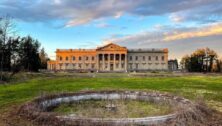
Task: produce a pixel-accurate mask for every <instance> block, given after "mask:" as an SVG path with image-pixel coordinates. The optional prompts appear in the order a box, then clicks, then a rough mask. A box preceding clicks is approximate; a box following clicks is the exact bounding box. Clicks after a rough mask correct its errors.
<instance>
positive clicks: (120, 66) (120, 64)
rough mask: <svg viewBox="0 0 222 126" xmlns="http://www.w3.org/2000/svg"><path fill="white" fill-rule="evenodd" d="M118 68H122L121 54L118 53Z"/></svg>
mask: <svg viewBox="0 0 222 126" xmlns="http://www.w3.org/2000/svg"><path fill="white" fill-rule="evenodd" d="M119 68H120V70H121V69H122V54H119Z"/></svg>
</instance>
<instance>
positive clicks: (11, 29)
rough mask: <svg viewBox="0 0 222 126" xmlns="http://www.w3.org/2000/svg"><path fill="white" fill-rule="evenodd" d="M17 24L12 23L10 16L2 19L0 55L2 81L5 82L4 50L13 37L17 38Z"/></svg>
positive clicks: (0, 24)
mask: <svg viewBox="0 0 222 126" xmlns="http://www.w3.org/2000/svg"><path fill="white" fill-rule="evenodd" d="M15 27H16V26H15V23H14V22H13V21H12V18H11V17H10V16H8V15H6V16H4V17H2V18H0V45H1V49H0V53H1V63H0V68H1V78H0V79H1V80H3V64H4V50H5V48H4V47H5V45H6V42H7V41H8V39H9V38H10V37H11V36H15V33H16V30H15Z"/></svg>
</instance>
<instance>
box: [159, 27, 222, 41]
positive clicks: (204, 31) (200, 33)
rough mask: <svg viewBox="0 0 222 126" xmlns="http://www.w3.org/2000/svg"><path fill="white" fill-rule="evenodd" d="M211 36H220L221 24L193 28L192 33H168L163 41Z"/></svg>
mask: <svg viewBox="0 0 222 126" xmlns="http://www.w3.org/2000/svg"><path fill="white" fill-rule="evenodd" d="M213 35H222V23H219V24H214V25H210V26H205V27H203V28H194V29H193V31H188V32H183V31H182V32H179V33H170V35H166V36H165V37H164V39H163V40H164V41H174V40H178V39H187V38H194V37H205V36H213Z"/></svg>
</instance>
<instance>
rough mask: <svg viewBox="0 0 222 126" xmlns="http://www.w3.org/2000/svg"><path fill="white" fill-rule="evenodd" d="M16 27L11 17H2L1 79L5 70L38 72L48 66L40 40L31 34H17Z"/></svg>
mask: <svg viewBox="0 0 222 126" xmlns="http://www.w3.org/2000/svg"><path fill="white" fill-rule="evenodd" d="M15 29H16V28H15V25H14V23H13V21H12V19H11V18H10V17H8V16H6V17H3V18H0V71H1V78H0V80H3V79H4V78H3V77H4V73H5V72H12V74H14V73H16V72H18V71H20V70H23V71H34V72H37V71H38V70H39V69H44V68H46V67H47V60H49V59H48V57H47V54H46V53H45V50H44V48H40V47H41V46H40V42H39V41H38V40H36V39H34V38H33V37H31V36H25V37H20V36H17V35H15V34H16V30H15Z"/></svg>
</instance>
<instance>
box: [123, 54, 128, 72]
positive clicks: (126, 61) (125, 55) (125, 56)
mask: <svg viewBox="0 0 222 126" xmlns="http://www.w3.org/2000/svg"><path fill="white" fill-rule="evenodd" d="M124 64H125V71H126V72H127V55H126V54H125V62H124Z"/></svg>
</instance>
